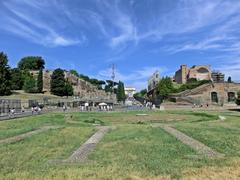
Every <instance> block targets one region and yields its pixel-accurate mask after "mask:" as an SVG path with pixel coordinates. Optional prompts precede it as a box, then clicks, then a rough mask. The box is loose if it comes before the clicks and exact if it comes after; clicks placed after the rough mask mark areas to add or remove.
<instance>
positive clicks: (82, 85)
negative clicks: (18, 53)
mask: <svg viewBox="0 0 240 180" xmlns="http://www.w3.org/2000/svg"><path fill="white" fill-rule="evenodd" d="M38 73H39V72H38V71H31V74H32V75H33V76H34V77H35V78H37V75H38ZM52 73H53V71H51V70H44V71H43V91H44V92H45V93H50V81H51V75H52ZM65 79H66V80H67V81H68V82H70V83H71V85H72V86H73V90H74V95H75V96H79V97H80V98H85V99H94V98H95V99H111V100H114V101H116V96H115V95H111V94H110V93H106V92H105V91H104V90H99V89H97V87H96V86H94V85H92V84H91V83H89V82H87V81H85V80H83V79H81V78H78V77H77V76H75V75H73V74H71V73H70V72H67V71H65Z"/></svg>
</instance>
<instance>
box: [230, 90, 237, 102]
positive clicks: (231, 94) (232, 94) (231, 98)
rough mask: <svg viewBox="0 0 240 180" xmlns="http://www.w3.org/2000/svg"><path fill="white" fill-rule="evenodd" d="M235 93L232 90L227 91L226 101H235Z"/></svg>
mask: <svg viewBox="0 0 240 180" xmlns="http://www.w3.org/2000/svg"><path fill="white" fill-rule="evenodd" d="M235 99H236V97H235V93H234V92H228V102H235Z"/></svg>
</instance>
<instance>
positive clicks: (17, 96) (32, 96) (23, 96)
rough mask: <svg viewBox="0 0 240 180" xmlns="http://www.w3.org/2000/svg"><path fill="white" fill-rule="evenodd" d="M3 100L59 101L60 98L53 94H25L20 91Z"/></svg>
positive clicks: (3, 97) (4, 97)
mask: <svg viewBox="0 0 240 180" xmlns="http://www.w3.org/2000/svg"><path fill="white" fill-rule="evenodd" d="M1 98H2V99H19V100H29V99H35V100H43V98H48V99H59V98H60V97H59V96H55V95H52V94H42V93H25V92H24V91H22V90H19V91H13V93H12V94H11V95H10V96H1Z"/></svg>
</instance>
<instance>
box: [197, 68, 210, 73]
mask: <svg viewBox="0 0 240 180" xmlns="http://www.w3.org/2000/svg"><path fill="white" fill-rule="evenodd" d="M197 72H198V73H202V74H206V73H209V70H208V69H207V68H205V67H200V68H199V69H198V70H197Z"/></svg>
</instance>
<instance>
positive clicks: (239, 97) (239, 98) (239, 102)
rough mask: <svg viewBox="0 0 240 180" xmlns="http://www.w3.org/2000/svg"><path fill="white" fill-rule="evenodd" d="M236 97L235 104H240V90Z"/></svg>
mask: <svg viewBox="0 0 240 180" xmlns="http://www.w3.org/2000/svg"><path fill="white" fill-rule="evenodd" d="M237 96H238V97H237V99H236V104H237V105H240V91H239V92H238V93H237Z"/></svg>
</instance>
